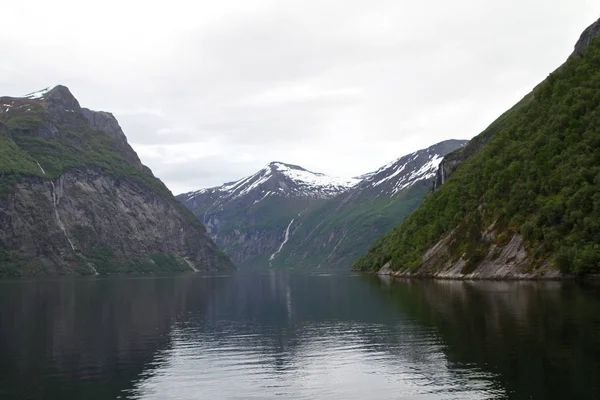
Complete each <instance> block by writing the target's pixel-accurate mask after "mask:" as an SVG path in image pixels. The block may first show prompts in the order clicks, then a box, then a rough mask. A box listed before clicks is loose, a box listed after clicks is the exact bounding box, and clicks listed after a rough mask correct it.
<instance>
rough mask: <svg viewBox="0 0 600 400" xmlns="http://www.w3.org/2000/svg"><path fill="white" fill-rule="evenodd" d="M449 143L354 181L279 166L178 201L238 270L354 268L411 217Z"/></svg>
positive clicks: (454, 145)
mask: <svg viewBox="0 0 600 400" xmlns="http://www.w3.org/2000/svg"><path fill="white" fill-rule="evenodd" d="M465 143H466V142H465V141H455V140H450V141H446V142H442V143H440V144H438V145H435V146H432V147H430V148H428V149H425V150H421V151H418V152H416V153H413V154H409V155H407V156H405V157H402V158H400V159H398V160H396V161H394V162H391V163H389V164H388V165H386V166H384V167H382V168H380V169H379V170H377V171H375V172H372V173H369V174H365V175H363V176H361V177H358V178H353V179H340V178H331V177H328V176H326V175H323V174H319V173H314V172H310V171H307V170H305V169H303V168H302V167H299V166H295V165H289V164H284V163H280V162H273V163H270V164H269V165H267V166H265V167H264V168H263V169H261V170H260V171H258V172H257V173H255V174H254V175H251V176H249V177H247V178H244V179H241V180H239V181H236V182H233V183H228V184H225V185H223V186H220V187H216V188H210V189H202V190H199V191H195V192H190V193H186V194H182V195H179V196H177V198H178V199H179V201H181V202H182V203H183V204H184V205H185V206H186V207H187V208H189V209H190V210H192V211H193V212H194V213H195V214H196V215H197V216H198V218H199V219H200V221H202V222H203V223H204V224H205V226H206V227H207V229H208V232H209V234H210V235H211V236H212V237H213V239H214V240H215V241H216V242H217V244H218V245H219V246H220V247H221V248H223V250H224V251H225V253H226V254H227V255H229V256H230V257H231V258H232V260H233V261H234V262H235V263H236V264H237V265H238V266H240V267H266V266H271V267H286V266H293V267H319V266H321V267H327V268H335V267H338V268H341V267H349V266H350V265H351V263H352V262H353V261H354V259H353V258H352V257H354V256H358V255H359V254H360V252H364V251H366V249H367V248H368V246H369V245H370V244H371V243H373V241H374V240H375V239H376V238H377V237H379V236H380V235H381V234H383V233H384V232H385V231H386V230H389V229H390V228H391V227H392V226H393V225H395V224H397V223H398V222H399V221H401V220H402V218H404V217H405V216H406V215H408V213H410V211H412V210H413V209H414V208H416V206H417V205H418V204H419V202H420V201H421V200H422V199H423V197H424V196H425V193H426V192H427V191H428V190H430V188H431V181H432V179H433V177H434V176H435V172H436V170H437V166H438V164H439V162H440V161H441V159H442V157H443V156H444V155H445V154H446V153H448V152H449V151H451V150H455V149H457V148H459V147H460V146H462V145H464V144H465Z"/></svg>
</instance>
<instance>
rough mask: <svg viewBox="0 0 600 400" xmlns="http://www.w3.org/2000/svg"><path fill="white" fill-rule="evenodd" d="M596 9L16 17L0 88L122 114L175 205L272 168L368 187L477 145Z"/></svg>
mask: <svg viewBox="0 0 600 400" xmlns="http://www.w3.org/2000/svg"><path fill="white" fill-rule="evenodd" d="M599 11H600V6H599V5H598V4H596V2H593V1H590V0H573V1H570V2H565V1H561V0H521V1H517V0H508V1H504V2H497V1H495V2H492V1H487V0H484V1H481V0H457V1H454V2H448V1H442V0H436V1H434V0H426V1H420V2H414V1H403V0H372V1H369V2H365V1H359V0H344V1H342V0H325V1H316V0H303V1H300V0H288V1H285V2H282V1H275V0H252V1H250V0H222V1H219V2H214V1H194V2H192V1H185V0H172V1H169V2H167V3H165V2H157V1H140V0H130V1H126V2H123V1H116V0H106V1H104V2H102V3H90V2H81V1H75V0H56V1H53V2H47V1H42V0H31V1H29V2H26V3H23V2H8V3H7V4H6V5H3V10H2V12H3V29H4V31H5V32H9V33H10V34H7V35H3V36H2V37H0V51H1V52H2V54H3V57H2V59H1V60H0V89H1V93H2V94H5V95H22V94H25V93H29V92H32V91H34V90H36V89H39V88H43V87H47V86H50V85H55V84H58V83H61V84H65V85H67V86H69V87H70V89H71V90H72V92H73V93H74V94H75V96H76V97H78V99H79V101H80V103H81V104H82V106H84V107H88V108H92V109H100V110H105V111H111V112H113V114H114V115H115V116H116V117H117V118H118V119H119V122H120V124H121V126H122V127H123V130H124V131H125V133H126V135H127V137H128V140H129V142H130V143H131V144H132V145H133V147H134V149H135V150H136V151H137V152H138V154H139V155H140V157H141V158H142V161H143V162H144V163H146V164H147V165H148V166H149V167H151V168H152V170H153V171H154V173H155V175H157V176H158V177H160V178H161V179H163V180H164V181H165V183H166V184H167V185H168V186H169V187H170V188H171V189H172V190H173V191H174V192H176V193H179V192H182V191H187V190H193V189H197V188H199V187H204V186H212V185H218V184H221V183H223V182H225V181H232V180H235V179H239V178H241V177H242V176H245V175H248V174H251V173H253V172H254V171H255V170H257V169H259V168H261V167H262V166H263V165H264V164H266V163H268V162H269V161H272V160H280V161H287V162H290V163H295V164H299V165H302V166H304V167H305V168H308V169H311V170H316V171H320V172H324V173H328V174H332V175H338V176H353V175H360V174H362V173H365V172H367V171H371V170H375V169H377V168H378V167H379V166H381V165H383V164H385V163H386V162H388V161H390V160H391V159H394V158H397V157H400V156H402V155H404V154H406V153H408V152H410V151H414V150H417V149H419V148H423V147H427V146H429V145H431V144H433V143H436V142H439V141H441V140H444V139H449V138H470V137H472V136H474V135H476V134H477V133H479V132H480V131H482V130H483V129H484V128H485V127H486V126H487V125H489V124H490V123H491V122H492V121H493V120H494V119H495V118H496V117H497V116H499V115H500V114H501V113H502V112H503V111H505V110H506V109H508V108H509V107H510V106H512V105H513V104H514V103H515V102H516V101H518V100H519V99H520V98H521V97H522V96H524V95H525V94H526V93H527V92H528V91H529V90H531V89H532V88H533V87H534V86H535V85H536V84H537V83H538V82H539V81H541V80H542V79H543V78H544V77H545V76H547V75H548V73H550V72H551V71H552V70H554V69H555V68H557V67H558V66H559V65H560V64H561V63H562V62H563V61H564V60H565V59H566V57H567V56H568V55H569V54H570V52H571V50H572V47H573V45H574V43H575V41H576V40H577V39H578V37H579V34H580V33H581V31H582V30H583V29H584V28H585V27H586V26H587V25H589V24H590V23H591V22H593V21H594V20H595V19H596V18H597V17H598V15H600V12H599Z"/></svg>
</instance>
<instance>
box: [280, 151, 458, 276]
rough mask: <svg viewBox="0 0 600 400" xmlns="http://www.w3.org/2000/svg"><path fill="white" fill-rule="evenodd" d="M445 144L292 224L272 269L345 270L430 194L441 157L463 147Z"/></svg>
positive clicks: (369, 177) (404, 160)
mask: <svg viewBox="0 0 600 400" xmlns="http://www.w3.org/2000/svg"><path fill="white" fill-rule="evenodd" d="M465 143H467V141H464V140H447V141H444V142H441V143H438V144H436V145H433V146H431V147H429V148H427V149H424V150H419V151H417V152H415V153H412V154H409V155H406V156H404V157H401V158H399V159H397V160H395V161H393V162H391V163H389V164H387V165H385V166H383V167H381V168H380V169H379V170H377V171H375V172H373V173H370V174H366V175H364V176H363V180H362V181H361V182H360V183H359V184H357V185H356V186H354V187H352V188H350V189H349V190H347V191H346V192H344V193H342V194H340V195H338V196H336V197H334V198H332V199H331V200H329V201H327V202H325V203H324V204H322V205H321V206H318V207H315V208H313V209H311V210H308V211H307V212H305V213H303V214H302V215H300V216H299V218H297V219H296V220H295V221H294V224H293V226H292V228H293V229H292V232H291V235H290V237H289V240H288V241H287V242H286V244H285V246H284V247H283V248H282V250H281V251H280V252H279V253H278V254H276V255H275V257H274V258H273V260H271V265H272V266H273V267H286V266H287V267H294V268H301V267H305V268H311V267H321V268H349V267H350V266H351V265H352V263H353V262H354V261H355V260H356V258H358V256H360V255H361V254H363V253H364V252H365V251H366V250H367V249H368V248H369V247H370V246H371V245H372V244H373V243H374V242H375V240H377V238H379V237H380V236H381V235H382V234H383V233H385V232H387V231H389V230H390V229H391V228H392V227H393V226H395V225H397V224H398V223H399V222H400V221H402V220H403V219H404V218H405V217H406V216H407V215H408V214H410V213H411V212H412V211H413V210H414V209H415V208H416V207H417V206H418V205H419V204H420V203H421V201H422V200H423V198H424V197H425V195H426V193H427V192H429V191H430V190H431V183H432V180H433V178H434V177H435V174H436V171H437V168H438V165H439V163H440V162H441V160H442V158H443V157H444V156H445V155H446V154H447V153H449V152H451V151H453V150H456V149H457V148H460V147H462V146H464V145H465Z"/></svg>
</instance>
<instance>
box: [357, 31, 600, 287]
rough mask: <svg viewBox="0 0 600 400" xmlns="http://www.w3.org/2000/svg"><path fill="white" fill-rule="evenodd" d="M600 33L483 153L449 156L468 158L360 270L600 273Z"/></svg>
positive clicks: (503, 124) (508, 117)
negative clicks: (383, 268) (599, 239)
mask: <svg viewBox="0 0 600 400" xmlns="http://www.w3.org/2000/svg"><path fill="white" fill-rule="evenodd" d="M597 27H598V22H597V23H596V24H594V25H592V27H590V28H588V30H586V32H584V34H583V35H582V38H581V39H580V41H579V42H578V44H577V45H576V52H575V53H574V54H573V56H572V57H570V58H569V60H568V61H567V62H566V63H565V64H564V65H563V66H561V67H560V68H559V69H558V70H556V71H555V72H553V73H552V74H550V76H549V77H548V78H547V79H546V80H545V81H544V82H542V83H541V84H540V85H538V86H537V87H536V88H535V89H534V90H533V92H532V93H531V94H530V95H528V96H527V97H526V98H525V99H524V100H523V101H521V102H520V103H519V104H518V105H517V106H515V107H514V108H513V109H511V110H510V111H509V112H507V113H506V114H504V115H503V116H502V117H500V119H499V120H498V121H496V122H495V123H494V124H493V125H492V126H491V127H490V129H491V130H490V129H488V130H486V131H485V132H484V133H482V135H480V136H479V137H477V138H475V139H474V140H473V141H472V142H473V143H480V145H479V146H478V148H477V149H472V150H474V151H470V152H468V153H467V152H466V150H468V149H469V146H466V147H465V149H464V150H462V151H461V152H457V153H453V154H451V155H450V156H455V155H456V154H461V153H462V156H461V157H460V162H458V163H457V165H455V166H454V168H453V173H452V174H451V177H449V176H448V175H449V174H442V173H440V174H438V177H439V176H440V175H445V177H444V184H443V185H441V186H439V187H438V190H437V191H436V192H435V193H434V194H433V195H432V196H430V197H429V198H428V199H426V200H425V201H424V202H423V204H422V205H421V206H420V207H419V208H418V209H417V210H416V211H415V212H414V213H413V214H412V215H410V216H409V217H408V218H407V219H406V220H405V221H404V222H403V223H402V224H401V225H400V226H398V227H396V228H394V230H392V231H391V232H390V233H388V234H386V235H385V236H383V237H382V238H381V239H380V240H378V241H377V243H376V244H375V245H374V246H373V247H372V248H371V249H370V250H369V251H368V253H367V254H365V255H364V256H363V257H361V258H360V259H359V260H358V261H357V262H356V264H355V265H354V268H355V269H359V270H365V271H377V270H379V269H380V268H382V267H385V270H386V271H388V272H394V271H395V273H397V274H404V275H419V276H439V277H472V278H477V277H485V278H502V277H539V276H542V275H545V276H553V277H554V276H559V275H560V273H578V274H584V273H588V272H598V271H600V245H599V244H598V237H600V134H599V132H600V38H597V37H596V38H591V37H590V34H591V33H590V32H592V33H593V32H596V34H598V33H600V29H597ZM584 43H585V44H588V47H585V46H584ZM442 167H443V166H442ZM439 183H441V182H439Z"/></svg>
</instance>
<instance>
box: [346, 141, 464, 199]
mask: <svg viewBox="0 0 600 400" xmlns="http://www.w3.org/2000/svg"><path fill="white" fill-rule="evenodd" d="M467 142H468V141H467V140H446V141H444V142H441V143H437V144H434V145H433V146H430V147H428V148H426V149H423V150H419V151H416V152H414V153H411V154H408V155H406V156H404V157H400V158H398V159H397V160H394V161H392V162H390V163H388V164H386V165H384V166H383V167H381V168H379V169H378V170H377V171H375V172H372V173H370V174H366V175H363V177H364V179H363V180H362V181H361V182H360V183H359V184H357V185H355V188H354V189H355V191H356V192H369V194H370V195H371V196H389V197H393V196H397V195H399V194H400V193H401V192H402V191H403V190H405V189H408V188H410V187H411V186H413V185H414V184H416V183H417V182H420V181H427V182H429V181H431V180H433V179H434V178H435V176H436V173H437V170H438V167H439V165H440V163H441V162H442V160H443V159H444V156H445V155H446V154H448V153H449V152H451V151H454V150H456V149H458V148H460V147H463V146H464V145H465V144H467Z"/></svg>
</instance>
